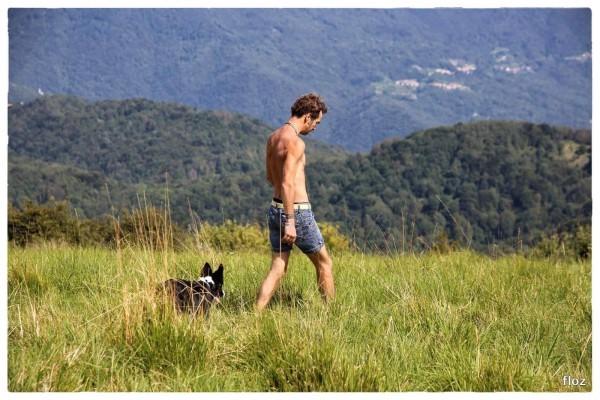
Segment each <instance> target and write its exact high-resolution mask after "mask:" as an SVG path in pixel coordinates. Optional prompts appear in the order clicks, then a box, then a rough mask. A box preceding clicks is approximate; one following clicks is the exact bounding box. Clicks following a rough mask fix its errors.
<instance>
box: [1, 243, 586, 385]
mask: <svg viewBox="0 0 600 400" xmlns="http://www.w3.org/2000/svg"><path fill="white" fill-rule="evenodd" d="M333 259H334V276H335V283H336V291H337V292H336V298H335V301H333V302H332V303H330V304H327V305H325V304H323V303H322V301H321V299H320V297H319V295H318V292H317V288H316V282H315V271H314V268H313V266H312V264H310V262H309V261H308V259H307V258H306V257H304V256H303V255H301V253H300V252H299V251H298V250H297V249H295V250H294V252H293V254H292V256H291V259H290V265H289V270H288V274H287V276H286V277H285V279H284V281H283V283H282V286H281V287H280V288H279V290H278V291H277V293H276V295H275V297H274V298H273V300H272V302H271V304H270V306H269V307H268V309H267V310H266V311H265V312H263V313H261V314H257V313H256V312H255V311H254V309H253V302H254V299H255V296H256V292H257V289H258V287H259V285H260V283H261V281H262V279H263V278H264V276H265V275H266V273H267V270H268V266H269V263H270V253H269V252H268V249H266V250H265V251H262V250H260V251H259V250H257V251H239V252H225V251H223V252H216V251H210V250H202V251H192V250H184V251H177V252H175V251H151V250H148V249H144V248H141V247H124V248H122V249H120V250H109V249H105V248H91V247H89V248H85V247H73V246H61V245H52V244H50V243H46V244H40V245H36V246H30V247H27V248H21V247H16V246H12V245H11V246H9V249H8V385H9V390H10V391H15V392H21V391H26V392H29V391H67V392H70V391H177V392H179V391H486V392H487V391H552V392H554V391H565V392H571V391H590V390H591V388H592V387H591V384H592V382H591V376H592V375H591V366H592V342H591V329H592V325H591V315H592V313H591V262H590V261H589V260H588V261H569V260H564V259H534V258H527V257H524V256H521V255H510V256H505V257H502V258H495V259H494V258H490V257H488V256H485V255H481V254H477V253H474V252H470V251H455V252H450V253H447V254H436V253H433V252H432V253H428V254H403V255H384V254H361V253H357V252H344V253H334V254H333ZM205 261H209V262H211V264H213V267H215V266H217V265H218V264H219V263H223V264H224V266H225V288H224V289H225V293H226V294H225V298H224V300H223V302H222V304H220V305H218V306H215V307H213V308H212V309H211V314H210V317H209V318H208V319H203V318H196V319H193V318H190V316H189V315H185V314H178V313H177V312H174V311H173V309H172V307H169V306H168V305H165V304H164V299H163V298H161V297H160V296H158V295H157V294H156V291H155V288H156V286H157V284H159V283H160V282H162V281H163V280H165V279H167V278H169V277H178V278H184V279H190V278H191V279H196V278H197V277H198V275H199V272H200V267H201V266H202V265H203V264H204V262H205ZM565 376H569V377H572V378H575V379H578V380H579V381H580V382H581V381H582V379H585V386H573V385H571V386H569V385H565V384H564V383H565V378H564V377H565Z"/></svg>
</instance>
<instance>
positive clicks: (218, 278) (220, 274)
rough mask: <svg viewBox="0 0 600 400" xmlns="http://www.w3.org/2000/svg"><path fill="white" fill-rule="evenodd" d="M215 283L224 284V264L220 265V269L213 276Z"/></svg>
mask: <svg viewBox="0 0 600 400" xmlns="http://www.w3.org/2000/svg"><path fill="white" fill-rule="evenodd" d="M212 277H213V280H214V281H215V283H219V282H220V283H223V264H219V268H218V269H217V270H216V271H215V272H214V273H213V274H212Z"/></svg>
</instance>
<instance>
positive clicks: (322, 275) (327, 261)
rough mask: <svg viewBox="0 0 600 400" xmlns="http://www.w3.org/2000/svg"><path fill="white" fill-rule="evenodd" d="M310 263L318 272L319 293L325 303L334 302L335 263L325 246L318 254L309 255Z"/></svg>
mask: <svg viewBox="0 0 600 400" xmlns="http://www.w3.org/2000/svg"><path fill="white" fill-rule="evenodd" d="M307 256H308V258H310V261H312V263H313V264H314V265H315V269H316V270H317V284H318V285H319V292H321V297H323V300H324V301H325V302H327V301H329V300H332V299H333V297H334V296H335V287H334V285H333V261H332V260H331V257H330V256H329V253H327V249H326V248H325V245H323V247H321V250H319V251H317V252H316V253H312V254H307Z"/></svg>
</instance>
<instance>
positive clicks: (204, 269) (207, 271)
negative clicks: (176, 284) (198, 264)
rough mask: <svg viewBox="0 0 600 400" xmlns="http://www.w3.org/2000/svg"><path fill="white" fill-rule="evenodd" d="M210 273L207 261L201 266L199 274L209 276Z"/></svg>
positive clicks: (210, 269)
mask: <svg viewBox="0 0 600 400" xmlns="http://www.w3.org/2000/svg"><path fill="white" fill-rule="evenodd" d="M209 275H212V268H211V267H210V264H209V263H206V264H204V267H203V268H202V272H201V273H200V276H201V277H202V276H209Z"/></svg>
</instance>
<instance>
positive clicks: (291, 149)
mask: <svg viewBox="0 0 600 400" xmlns="http://www.w3.org/2000/svg"><path fill="white" fill-rule="evenodd" d="M303 154H304V142H303V141H302V140H300V139H296V140H291V141H290V144H289V145H288V148H287V154H286V156H285V161H284V163H283V179H282V182H281V196H282V197H283V199H282V200H283V209H284V210H285V213H286V214H288V215H289V214H292V215H293V214H294V196H295V192H296V173H297V172H298V167H299V166H300V161H301V160H302V155H303Z"/></svg>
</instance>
